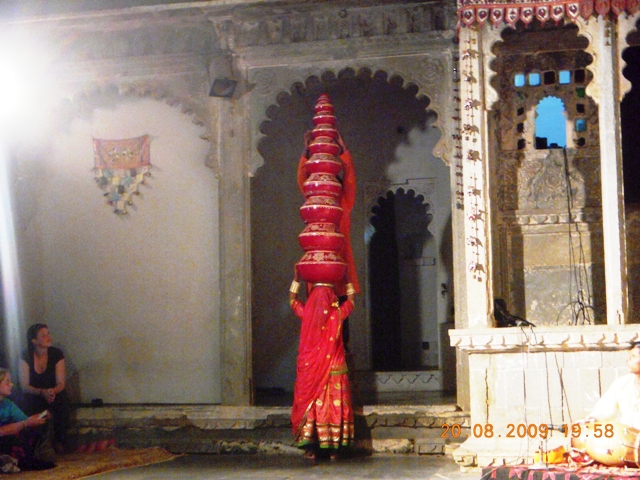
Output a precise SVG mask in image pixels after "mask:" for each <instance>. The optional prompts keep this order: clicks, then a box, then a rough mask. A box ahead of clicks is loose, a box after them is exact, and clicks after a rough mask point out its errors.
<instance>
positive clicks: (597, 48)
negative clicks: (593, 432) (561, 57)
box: [578, 17, 628, 325]
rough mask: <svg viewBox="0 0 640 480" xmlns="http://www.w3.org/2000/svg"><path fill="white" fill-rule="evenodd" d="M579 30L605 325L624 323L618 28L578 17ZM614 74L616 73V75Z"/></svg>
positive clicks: (626, 295)
mask: <svg viewBox="0 0 640 480" xmlns="http://www.w3.org/2000/svg"><path fill="white" fill-rule="evenodd" d="M578 24H579V25H580V30H581V32H583V33H584V34H586V35H587V36H588V37H589V40H590V41H589V52H590V53H591V54H592V55H593V58H594V62H593V63H592V64H591V65H590V67H589V70H591V71H592V72H593V76H594V80H593V81H592V82H591V83H590V84H589V85H588V87H587V94H588V95H589V96H591V97H592V98H593V99H594V100H595V101H596V102H597V103H598V107H599V117H600V118H599V120H600V121H599V124H600V172H601V185H602V186H601V188H602V230H603V237H604V261H605V279H606V287H605V288H606V296H607V324H609V325H619V324H623V323H626V315H627V311H628V294H627V262H626V236H625V220H624V197H623V184H622V147H621V145H622V144H621V134H620V101H621V92H620V82H619V79H620V78H621V77H622V72H621V71H620V68H619V63H620V59H621V54H622V51H621V49H620V48H621V47H620V45H619V44H620V42H619V39H618V34H617V33H618V31H617V29H616V28H615V27H614V25H613V24H612V23H611V22H610V21H609V20H605V19H603V18H602V17H596V18H592V19H590V20H589V22H588V23H587V22H584V21H580V22H579V23H578ZM615 72H618V75H615Z"/></svg>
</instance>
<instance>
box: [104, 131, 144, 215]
mask: <svg viewBox="0 0 640 480" xmlns="http://www.w3.org/2000/svg"><path fill="white" fill-rule="evenodd" d="M93 153H94V158H95V172H96V177H95V180H96V183H97V184H98V186H99V187H100V188H101V189H102V190H103V191H104V196H105V197H106V199H107V205H110V206H111V207H113V213H115V214H116V215H126V214H127V213H128V212H127V208H128V207H129V206H131V205H133V196H134V195H140V191H139V186H140V185H144V183H145V178H146V177H148V176H150V175H151V163H150V160H149V135H143V136H141V137H136V138H127V139H123V140H103V139H98V138H94V139H93Z"/></svg>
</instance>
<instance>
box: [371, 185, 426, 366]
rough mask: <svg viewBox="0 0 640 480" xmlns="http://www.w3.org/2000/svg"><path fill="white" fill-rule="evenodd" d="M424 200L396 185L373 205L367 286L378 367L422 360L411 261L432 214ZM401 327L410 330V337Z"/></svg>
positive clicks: (419, 251) (417, 284) (417, 294)
mask: <svg viewBox="0 0 640 480" xmlns="http://www.w3.org/2000/svg"><path fill="white" fill-rule="evenodd" d="M423 202H424V197H423V196H422V195H418V196H416V195H415V192H413V191H412V190H410V191H409V192H408V193H405V192H404V190H402V189H400V190H398V191H397V192H395V193H394V192H388V193H387V195H386V197H380V198H379V199H378V204H377V205H376V206H375V207H373V209H372V210H373V212H372V213H373V217H372V218H371V226H372V227H373V228H374V233H373V235H372V236H371V242H370V244H369V285H368V288H369V290H370V298H371V330H372V344H373V345H372V357H373V368H374V370H376V371H392V370H403V369H412V368H415V367H416V366H417V365H415V364H414V365H410V364H408V363H409V362H408V360H406V359H411V358H413V359H415V360H416V362H417V364H418V365H419V363H420V362H419V359H420V350H421V348H422V344H421V342H420V339H421V336H420V331H421V327H422V325H421V323H422V318H421V315H420V302H421V300H422V297H421V292H420V282H419V279H418V278H417V277H418V275H417V273H418V272H417V271H416V269H417V268H419V267H418V265H417V263H416V262H415V261H416V260H418V259H421V258H422V251H423V249H424V245H425V243H426V242H427V240H428V239H429V238H430V237H431V233H430V232H429V230H428V229H427V227H428V225H429V223H430V222H431V219H432V215H431V214H429V213H427V211H428V209H429V205H427V204H425V203H423ZM402 286H403V287H404V288H402ZM407 322H411V323H412V324H411V325H407ZM403 331H404V332H407V331H408V332H412V335H410V338H407V337H408V336H407V335H403ZM411 338H413V339H414V341H411Z"/></svg>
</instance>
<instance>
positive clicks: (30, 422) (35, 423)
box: [24, 410, 51, 427]
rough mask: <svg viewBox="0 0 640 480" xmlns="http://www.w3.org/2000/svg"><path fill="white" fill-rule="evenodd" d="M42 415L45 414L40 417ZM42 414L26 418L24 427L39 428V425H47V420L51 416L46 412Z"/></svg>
mask: <svg viewBox="0 0 640 480" xmlns="http://www.w3.org/2000/svg"><path fill="white" fill-rule="evenodd" d="M42 413H46V414H45V415H42ZM42 413H36V414H35V415H31V416H30V417H29V418H27V419H26V420H25V421H24V425H25V427H39V426H40V425H44V424H45V423H47V420H48V419H49V417H50V416H51V414H50V413H49V412H48V411H47V410H45V411H44V412H42Z"/></svg>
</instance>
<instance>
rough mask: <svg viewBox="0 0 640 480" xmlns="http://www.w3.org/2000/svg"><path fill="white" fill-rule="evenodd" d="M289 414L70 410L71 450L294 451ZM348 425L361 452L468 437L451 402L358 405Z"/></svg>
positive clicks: (430, 448)
mask: <svg viewBox="0 0 640 480" xmlns="http://www.w3.org/2000/svg"><path fill="white" fill-rule="evenodd" d="M290 413H291V408H290V407H229V406H219V405H106V406H103V407H100V408H91V407H78V408H77V409H75V410H74V414H73V418H72V431H71V432H70V433H71V435H70V436H71V437H72V438H74V439H75V442H77V443H78V444H79V445H86V444H90V443H92V442H98V441H100V440H106V439H109V438H115V439H116V443H117V445H118V446H121V447H126V448H142V447H149V446H161V447H165V448H167V449H169V450H170V451H172V452H176V453H248V454H256V453H294V452H295V453H299V451H298V450H297V449H296V448H295V447H294V445H293V438H292V434H291V422H290V419H289V416H290ZM355 423H356V425H355V429H356V448H357V449H358V450H361V451H364V452H367V453H404V454H419V455H423V454H443V453H445V452H448V451H449V450H450V448H451V447H452V446H454V445H457V444H459V443H461V442H462V441H464V440H465V439H466V438H467V437H468V435H469V415H468V413H465V412H462V411H461V410H460V409H459V408H458V407H457V406H456V405H452V404H445V405H366V406H363V407H357V408H356V416H355ZM453 425H457V426H459V428H458V427H453ZM448 446H451V447H448Z"/></svg>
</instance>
